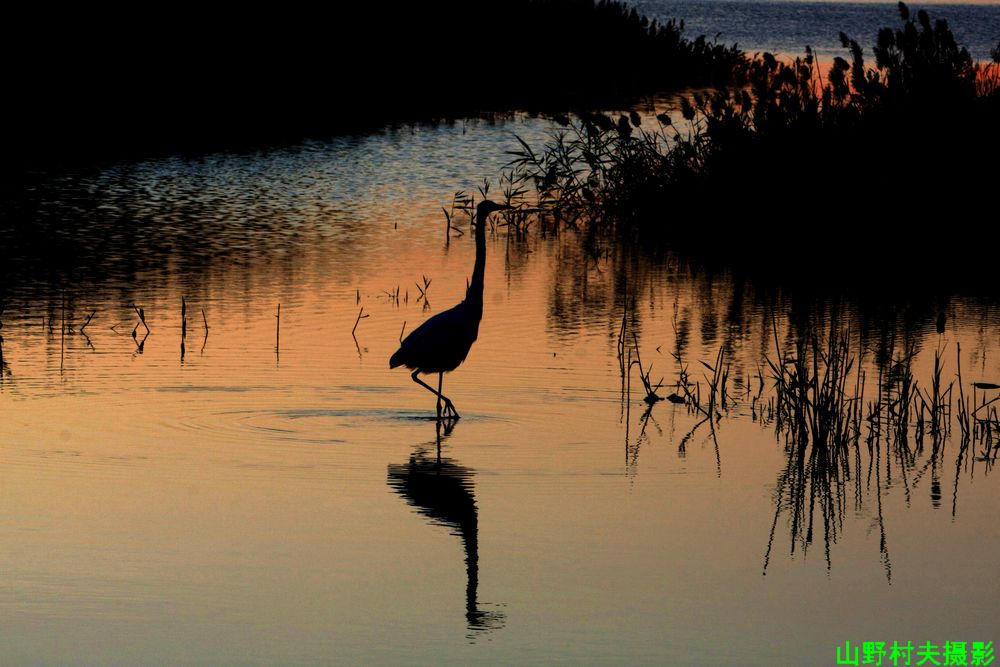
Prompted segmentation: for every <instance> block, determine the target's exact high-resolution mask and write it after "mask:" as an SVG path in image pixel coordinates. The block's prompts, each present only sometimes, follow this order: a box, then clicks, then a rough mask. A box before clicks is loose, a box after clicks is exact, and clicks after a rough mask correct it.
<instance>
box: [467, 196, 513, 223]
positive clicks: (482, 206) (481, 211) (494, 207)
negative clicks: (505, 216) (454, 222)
mask: <svg viewBox="0 0 1000 667" xmlns="http://www.w3.org/2000/svg"><path fill="white" fill-rule="evenodd" d="M511 208H514V207H513V206H511V205H510V204H498V203H496V202H495V201H490V200H489V199H484V200H483V201H481V202H479V206H477V207H476V220H477V221H478V220H486V216H488V215H489V214H490V213H492V212H493V211H506V210H507V209H511Z"/></svg>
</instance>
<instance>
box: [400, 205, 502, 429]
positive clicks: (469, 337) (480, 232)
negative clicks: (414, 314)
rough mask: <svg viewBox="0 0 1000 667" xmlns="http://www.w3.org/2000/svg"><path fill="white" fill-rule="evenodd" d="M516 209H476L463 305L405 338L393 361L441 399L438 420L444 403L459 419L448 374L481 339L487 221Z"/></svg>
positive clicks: (447, 413) (448, 412) (446, 413)
mask: <svg viewBox="0 0 1000 667" xmlns="http://www.w3.org/2000/svg"><path fill="white" fill-rule="evenodd" d="M509 208H512V207H511V206H509V205H507V204H497V203H496V202H493V201H490V200H489V199H486V200H483V201H481V202H480V203H479V206H477V207H476V263H475V264H474V265H473V267H472V280H471V281H470V282H469V287H468V289H466V291H465V300H464V301H462V303H460V304H458V305H457V306H454V307H452V308H449V309H448V310H445V311H443V312H440V313H438V314H437V315H435V316H434V317H432V318H430V319H429V320H427V321H426V322H424V323H423V324H421V325H420V326H419V327H417V328H416V329H414V330H413V331H412V332H410V335H409V336H407V337H406V338H404V339H403V342H402V344H401V345H400V346H399V349H398V350H396V352H395V354H393V355H392V357H390V358H389V368H396V367H397V366H406V367H407V368H410V369H413V373H412V374H411V375H410V377H412V378H413V381H414V382H416V383H417V384H419V385H420V386H422V387H424V388H425V389H427V390H428V391H429V392H431V393H432V394H434V395H435V396H437V398H438V403H437V412H438V419H440V418H441V403H442V401H443V402H444V416H445V417H446V418H447V419H458V418H459V414H458V410H456V409H455V404H454V403H452V402H451V399H450V398H448V397H447V396H445V395H444V394H442V393H441V387H442V385H443V383H444V374H445V373H448V372H451V371H453V370H455V369H456V368H458V366H459V364H461V363H462V362H463V361H465V357H466V356H468V354H469V349H470V348H472V344H473V343H475V342H476V338H478V337H479V322H480V320H482V319H483V278H484V274H485V272H486V219H487V218H488V217H489V215H490V213H492V212H493V211H502V210H504V209H509ZM420 373H437V374H438V388H437V390H435V389H434V387H432V386H430V385H429V384H427V383H426V382H424V381H423V380H421V379H420V378H419V377H417V376H418V375H419V374H420Z"/></svg>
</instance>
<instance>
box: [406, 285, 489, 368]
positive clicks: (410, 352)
mask: <svg viewBox="0 0 1000 667" xmlns="http://www.w3.org/2000/svg"><path fill="white" fill-rule="evenodd" d="M474 308H475V306H474V305H472V304H470V303H469V302H468V300H466V301H463V302H462V303H460V304H458V305H457V306H454V307H452V308H449V309H448V310H445V311H443V312H440V313H438V314H437V315H435V316H434V317H432V318H430V319H429V320H427V321H426V322H424V323H423V324H421V325H420V326H419V327H417V328H416V329H414V330H413V331H412V332H410V335H409V336H407V337H406V339H405V340H404V341H403V343H402V345H401V346H400V348H399V349H398V350H396V353H395V354H393V355H392V357H391V358H390V359H389V368H396V367H397V366H406V367H407V368H409V369H412V370H417V371H419V372H421V373H448V372H451V371H453V370H455V369H456V368H458V367H459V365H460V364H461V363H462V362H463V361H465V358H466V357H467V356H468V355H469V350H470V349H472V344H473V343H475V342H476V339H477V338H478V337H479V320H480V319H481V318H482V312H483V309H482V304H480V305H479V311H478V313H479V314H478V317H477V316H476V314H475V312H473V311H474Z"/></svg>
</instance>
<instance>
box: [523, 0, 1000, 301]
mask: <svg viewBox="0 0 1000 667" xmlns="http://www.w3.org/2000/svg"><path fill="white" fill-rule="evenodd" d="M899 11H900V15H901V19H902V25H901V26H900V27H899V28H897V29H895V30H893V29H891V28H883V29H882V30H880V32H879V36H878V41H877V44H876V45H875V47H874V54H875V62H874V66H871V65H870V64H869V62H868V61H866V60H865V55H864V51H863V49H862V48H861V46H860V45H859V44H858V43H857V42H855V41H854V40H852V39H851V38H850V37H849V36H847V35H844V34H841V40H842V43H843V45H844V47H845V49H846V50H847V54H848V57H849V60H848V59H844V58H839V57H838V58H836V59H835V61H834V63H833V64H832V67H831V68H830V70H829V71H828V72H827V73H823V72H822V71H821V69H820V66H819V64H818V63H817V61H816V59H815V57H814V55H813V54H812V52H811V51H810V50H809V49H808V48H807V50H806V54H805V56H804V57H800V58H796V59H795V60H794V61H793V62H783V61H781V60H778V59H776V58H775V57H774V56H772V55H771V54H768V53H765V54H763V55H759V56H755V57H754V58H753V59H751V61H750V62H749V65H748V67H746V68H742V69H740V70H739V71H738V72H737V75H738V78H737V85H735V86H731V87H720V88H717V89H715V90H713V91H709V92H701V93H695V94H693V95H692V97H691V99H690V100H685V102H684V104H683V106H682V115H683V117H684V119H685V120H686V121H687V122H688V123H690V126H689V127H687V128H682V129H678V128H677V127H676V126H675V125H674V124H672V122H671V119H670V117H669V116H667V115H666V114H661V115H660V116H659V117H658V119H659V121H660V128H659V130H658V131H652V132H650V131H644V130H642V129H639V119H638V118H637V117H636V116H634V115H633V116H632V117H631V118H629V117H627V116H624V115H623V116H621V117H620V118H618V119H614V118H611V117H608V116H606V115H602V114H581V115H580V116H579V119H578V120H576V121H574V122H573V123H571V124H570V125H569V127H568V128H567V129H566V130H565V131H563V132H560V133H558V134H557V136H555V137H554V138H553V140H552V141H551V142H550V143H548V144H547V145H545V146H544V147H531V146H528V145H526V144H525V145H524V146H523V150H522V151H520V152H519V153H518V154H517V155H516V156H515V161H514V163H513V164H514V167H515V173H516V178H519V179H520V180H521V181H522V182H524V183H527V184H530V185H531V186H533V187H534V188H535V189H536V190H537V192H538V194H539V201H540V205H541V207H542V209H543V210H546V211H547V212H548V213H549V214H550V215H552V216H553V217H555V218H556V219H558V220H569V221H571V222H574V221H579V220H582V221H585V222H586V224H587V225H588V228H589V229H590V232H591V235H592V238H594V239H600V238H609V237H610V238H612V239H615V240H617V241H619V242H620V241H622V240H629V239H631V240H633V241H635V242H636V243H637V245H638V247H639V248H645V249H650V250H652V251H653V252H658V251H660V249H662V248H663V247H664V246H665V245H666V246H669V248H670V250H671V251H673V252H679V253H681V254H690V255H691V256H692V257H694V258H695V259H696V260H697V261H698V262H699V263H701V264H703V265H705V266H707V267H709V268H710V269H716V270H718V269H722V268H724V267H729V268H736V269H741V270H745V271H748V272H749V273H750V274H752V275H753V276H754V277H755V278H758V279H761V278H762V279H764V280H770V279H775V280H778V281H779V282H784V283H788V282H793V283H803V282H804V283H806V284H810V285H811V284H814V283H818V284H820V285H826V286H828V287H841V286H844V285H847V286H852V284H853V283H855V281H856V285H855V286H861V287H862V288H863V289H865V290H871V289H872V285H871V280H872V278H873V277H875V278H879V279H882V280H885V281H887V282H888V283H889V284H888V285H883V287H887V288H889V289H893V288H896V287H898V286H902V285H904V284H909V285H910V286H911V288H912V287H914V286H916V287H921V286H927V287H936V288H939V289H940V288H945V289H947V286H955V285H961V286H962V288H963V289H972V290H973V291H976V292H981V293H995V292H996V289H997V288H996V285H997V281H996V279H995V271H994V268H995V265H996V256H997V249H996V247H995V246H994V245H992V244H990V243H988V242H986V240H987V236H986V234H987V230H988V229H991V228H992V227H993V226H994V225H995V222H991V220H992V219H993V218H994V217H995V215H993V212H995V210H996V204H995V202H993V201H992V199H991V197H990V195H991V194H992V192H993V189H994V187H995V178H996V172H995V169H994V168H993V166H995V164H996V156H997V155H1000V152H998V151H1000V124H998V123H997V119H1000V45H998V46H997V48H996V49H995V50H994V51H993V53H992V56H993V61H992V62H989V63H984V64H977V63H975V62H973V60H972V59H971V57H970V56H969V53H968V51H967V50H966V49H964V48H962V47H960V46H959V45H957V44H956V43H955V40H954V38H953V36H952V34H951V31H950V30H949V28H948V26H947V24H946V23H945V22H944V21H940V20H939V21H936V22H933V23H932V21H931V18H930V16H929V15H928V13H927V12H925V11H923V10H920V11H919V12H916V13H915V14H911V13H910V11H909V9H908V7H907V6H906V5H905V4H903V3H899ZM918 224H926V225H927V227H926V228H925V229H926V231H925V230H918V229H917V228H916V225H918ZM831 270H832V271H831ZM828 271H829V273H828ZM879 291H881V290H879Z"/></svg>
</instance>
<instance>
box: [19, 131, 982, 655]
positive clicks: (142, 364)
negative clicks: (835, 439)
mask: <svg viewBox="0 0 1000 667" xmlns="http://www.w3.org/2000/svg"><path fill="white" fill-rule="evenodd" d="M545 131H547V128H546V127H545V126H544V125H543V124H541V123H540V122H536V121H531V120H517V121H512V122H510V123H506V124H496V125H493V124H488V123H471V124H468V125H465V126H462V125H458V126H442V127H439V128H418V129H415V130H412V131H411V130H409V129H407V130H402V131H396V132H386V133H384V134H380V135H375V136H371V137H367V138H358V139H344V140H340V141H335V142H332V143H322V144H308V145H303V146H299V147H294V148H288V149H281V150H274V151H271V152H264V153H255V154H224V155H215V156H209V157H206V158H203V159H198V160H185V159H180V158H176V159H169V160H159V161H150V162H143V163H137V164H127V165H117V166H112V167H108V168H105V169H102V170H97V171H94V172H88V173H80V174H73V175H71V176H69V177H65V178H59V179H52V178H48V177H43V176H39V177H38V178H37V179H35V180H34V181H32V182H31V183H29V184H28V185H26V186H24V189H23V190H21V191H19V194H18V196H17V197H13V196H12V197H8V198H7V200H6V201H5V204H4V206H5V209H4V211H3V214H4V216H5V219H6V220H7V221H8V224H7V225H6V227H7V228H8V229H10V228H17V229H18V232H17V233H8V234H7V238H5V239H4V251H3V252H4V266H5V268H4V272H5V273H4V275H5V279H4V291H3V292H2V293H0V296H2V304H3V312H2V315H0V320H2V322H3V328H2V329H0V333H2V336H3V345H2V352H3V359H2V363H3V371H2V376H0V378H2V383H0V414H2V420H0V543H2V544H3V545H4V547H3V549H0V578H2V585H0V656H2V657H0V662H3V663H4V664H178V663H191V664H331V663H352V664H357V663H364V664H369V663H374V664H385V663H390V664H393V663H395V664H398V663H417V664H431V663H433V664H438V663H470V662H485V663H529V664H532V663H550V662H558V663H572V664H583V663H595V664H608V663H629V664H632V663H649V664H712V665H773V664H812V665H826V664H831V665H832V664H835V652H834V651H835V647H836V646H838V645H839V646H842V645H843V643H844V642H845V641H846V640H850V641H852V644H853V643H854V642H860V641H866V640H867V641H886V642H890V643H891V642H892V641H894V640H899V641H902V642H905V641H908V640H909V641H912V642H913V643H914V644H915V645H916V644H923V643H925V642H927V641H930V642H933V643H936V644H943V643H944V642H945V641H966V642H970V643H971V642H973V641H996V640H998V639H1000V633H998V632H997V631H998V624H997V620H996V619H997V611H998V606H997V600H998V599H1000V598H998V593H1000V590H998V585H997V581H998V580H997V577H996V574H995V572H996V567H997V564H998V561H997V553H998V549H1000V529H998V524H997V521H996V515H997V510H998V507H1000V503H998V500H997V499H998V492H1000V488H998V483H997V477H996V476H995V475H993V474H992V469H991V465H989V464H988V462H984V461H977V460H976V457H977V453H976V452H966V453H965V454H964V455H963V454H962V453H961V450H960V448H959V444H958V438H957V437H955V436H952V437H950V438H944V439H942V441H941V444H940V447H938V448H936V447H932V446H931V444H930V441H929V440H925V441H923V444H922V445H918V443H917V442H916V440H915V439H914V431H913V430H911V431H910V438H911V439H910V441H909V442H908V444H907V445H905V446H901V445H900V444H899V443H898V442H895V443H894V442H891V441H890V439H889V438H887V437H886V438H882V439H878V440H876V441H874V442H875V444H874V446H873V447H871V448H870V447H869V446H868V445H867V444H866V443H865V440H864V438H862V440H861V442H860V443H859V445H858V447H857V448H852V449H851V450H850V456H849V457H848V458H849V460H848V461H846V462H845V463H844V464H843V465H844V468H843V469H842V470H840V471H839V472H838V471H837V470H833V471H831V470H830V466H828V465H824V464H823V463H822V462H821V461H816V460H815V459H807V460H806V461H796V459H795V457H794V456H790V455H789V453H788V451H789V450H786V440H785V438H784V436H782V435H780V434H779V433H778V431H777V430H776V426H775V423H774V420H773V415H771V416H768V414H767V411H766V409H764V410H762V409H761V406H762V405H766V402H767V400H768V398H767V396H768V395H769V394H770V392H771V390H770V384H771V383H770V380H767V379H766V378H767V375H768V373H767V368H768V367H767V365H766V362H765V361H764V355H769V357H770V358H772V359H776V358H777V355H776V354H775V342H774V341H775V337H777V338H778V339H779V341H780V344H781V345H782V346H783V347H785V346H786V345H790V344H791V341H792V340H793V339H794V333H795V331H796V330H798V329H797V328H798V327H800V326H801V323H802V321H803V319H802V318H803V315H802V313H803V312H806V311H809V312H810V318H811V320H812V321H814V322H816V323H818V324H819V325H821V326H827V325H828V324H829V323H830V322H831V320H833V321H834V323H835V325H836V326H837V327H840V328H843V329H845V330H846V329H849V330H850V336H851V341H852V347H853V348H855V349H858V350H862V351H863V353H864V359H865V364H864V368H865V369H866V372H867V373H868V375H867V378H868V382H869V385H871V387H870V388H869V390H868V391H869V393H868V394H866V396H867V397H869V398H866V399H865V400H870V397H872V396H874V395H875V394H876V393H877V388H876V387H875V386H874V385H875V384H876V383H875V382H874V381H873V380H871V378H874V377H877V373H878V371H877V364H876V363H875V360H876V359H877V358H878V355H879V354H881V355H882V357H883V359H885V358H887V357H888V358H892V359H896V360H899V359H902V358H904V356H905V354H906V352H907V351H913V352H915V354H916V356H915V358H914V361H913V364H912V370H913V374H914V376H915V377H916V379H917V380H918V382H919V383H920V386H922V387H929V386H930V379H931V376H932V369H933V355H934V351H935V350H936V349H941V350H942V351H943V355H944V356H943V358H944V371H943V373H942V377H943V379H944V382H945V383H946V384H947V383H948V382H951V381H952V379H953V378H954V374H955V367H956V349H955V346H956V343H959V342H960V343H961V346H962V348H961V349H962V364H963V366H962V369H963V373H964V389H965V391H966V392H970V391H971V390H972V388H971V383H972V382H973V381H993V382H997V381H1000V310H998V309H997V308H996V307H995V306H994V305H992V303H991V302H989V301H982V300H978V299H972V298H964V297H950V298H945V297H941V298H937V299H931V300H929V301H930V302H929V303H926V302H924V301H923V300H920V299H917V300H906V301H904V300H902V299H894V298H893V297H891V296H887V297H886V299H885V300H884V301H883V302H882V303H881V304H877V306H876V307H873V305H872V304H871V303H868V304H867V305H858V304H857V303H856V302H852V301H849V300H847V301H845V300H832V301H831V300H828V301H823V300H819V301H817V302H810V304H809V306H808V307H806V306H803V305H802V304H801V303H799V302H797V301H796V300H795V299H793V298H791V297H790V296H788V295H787V294H782V293H778V292H775V291H773V290H769V289H764V288H761V287H760V286H755V285H753V284H750V283H747V282H744V281H740V280H735V279H733V278H732V277H730V276H728V275H712V274H707V273H705V272H698V271H694V270H692V269H689V268H687V267H686V265H685V264H683V263H681V262H679V261H677V260H675V259H670V258H666V259H663V260H658V261H653V260H649V259H648V258H644V257H642V256H639V255H636V254H632V253H629V252H627V251H625V250H622V249H620V248H610V247H608V248H604V249H603V252H602V251H601V250H598V251H595V252H587V251H585V250H583V248H584V244H583V243H582V241H581V239H580V238H579V237H578V236H577V234H576V233H574V232H572V231H568V230H563V231H562V232H560V233H559V234H553V233H552V230H546V229H545V228H543V227H542V226H536V227H535V228H533V229H532V231H531V233H530V234H529V235H528V236H527V237H526V238H525V239H517V238H514V237H508V236H507V235H506V234H505V233H504V231H503V230H502V228H501V229H499V230H498V233H496V234H495V235H491V236H490V238H489V239H488V248H487V252H488V263H487V274H486V290H485V298H484V301H485V315H484V319H483V322H482V326H481V329H480V337H479V341H478V342H477V343H476V345H475V346H474V347H473V350H472V352H471V354H470V356H469V358H468V360H467V361H466V363H465V365H463V366H462V367H461V368H460V369H459V370H458V371H457V372H456V373H454V374H452V375H449V376H447V377H446V380H445V385H444V387H445V391H446V393H448V394H449V395H450V396H451V397H452V398H453V399H454V401H455V403H456V405H457V407H458V409H459V411H460V412H461V413H462V415H463V418H462V419H461V420H460V421H459V422H458V423H457V424H455V425H454V427H453V428H449V429H444V430H440V429H438V428H437V427H436V424H435V421H434V419H433V414H434V403H433V400H432V398H433V397H432V396H431V395H430V394H429V393H428V392H426V391H425V390H423V389H421V388H420V387H418V386H416V385H415V384H414V383H413V382H411V381H410V379H409V377H407V374H406V373H404V372H402V371H401V370H399V369H397V371H390V370H389V368H388V363H387V360H388V358H389V356H390V355H391V353H392V352H393V351H394V350H395V349H396V347H397V346H398V343H399V337H400V333H401V330H405V331H410V330H412V329H413V328H414V327H415V326H416V325H417V324H418V323H419V322H420V321H422V320H423V319H424V318H426V317H427V316H429V315H431V314H433V313H436V312H439V311H441V310H443V309H445V308H448V307H450V306H451V305H453V304H455V303H457V302H458V301H459V300H461V298H462V297H463V296H464V288H465V284H466V279H467V277H468V276H469V274H470V273H471V267H472V260H473V254H474V247H473V243H472V239H471V235H470V234H468V233H466V234H465V235H464V236H457V235H456V236H453V238H452V239H451V242H450V244H447V245H446V244H445V234H444V231H445V226H444V216H443V214H442V213H441V212H440V208H441V207H442V206H446V207H447V206H450V200H451V193H452V192H453V191H455V190H459V189H464V190H466V191H472V190H474V188H475V185H476V183H477V177H482V176H487V177H492V176H493V175H495V174H496V172H497V170H498V169H499V167H500V166H501V165H502V164H503V163H504V162H505V160H506V156H505V153H504V152H505V151H507V150H512V149H514V148H515V147H516V145H515V141H514V139H513V135H512V133H513V132H518V133H519V134H522V135H524V136H527V137H529V138H530V137H536V138H537V137H538V136H541V134H543V133H544V132H545ZM494 187H496V186H494ZM18 221H21V222H18ZM22 223H23V224H22ZM19 225H20V226H19ZM459 226H460V227H463V228H465V229H468V227H467V223H465V222H461V223H459ZM29 229H30V230H32V231H31V232H30V233H29V232H28V231H27V230H29ZM425 277H426V278H427V279H429V280H430V287H429V288H428V290H427V297H428V300H429V303H424V302H423V301H422V300H418V289H417V287H416V284H417V283H420V285H421V286H422V285H423V282H424V278H425ZM397 288H398V292H397ZM881 289H886V288H885V287H883V286H874V287H873V291H874V290H881ZM397 294H398V298H397V296H396V295H397ZM182 299H183V300H184V302H185V303H186V313H185V314H186V324H185V322H184V321H183V319H182V310H181V309H182ZM279 303H280V306H281V310H280V329H279V320H278V318H277V317H276V315H277V310H278V304H279ZM133 305H134V306H136V307H141V308H142V309H143V314H144V318H145V322H146V324H147V325H148V330H149V331H148V335H147V332H146V327H144V326H143V325H142V324H141V323H140V321H139V318H138V315H137V313H136V310H135V309H134V308H133ZM879 306H880V307H879ZM362 308H363V315H364V316H365V317H364V318H362V319H360V320H358V316H359V312H360V309H362ZM623 311H627V316H626V320H627V326H628V330H629V331H631V332H634V333H635V335H636V341H637V343H638V346H639V348H640V351H641V354H642V359H643V363H644V364H645V365H646V366H648V365H649V364H650V363H651V364H652V366H653V368H652V375H653V376H654V379H656V378H658V377H660V376H663V377H664V378H665V380H664V382H665V384H667V385H670V384H672V383H673V382H674V381H675V380H676V378H677V368H678V366H677V363H676V362H675V361H674V359H673V358H672V357H671V355H670V353H671V352H679V353H681V355H682V358H683V359H684V362H685V363H686V364H687V365H688V366H689V371H690V373H691V377H692V380H697V381H699V382H700V389H701V391H703V392H704V391H706V388H707V385H706V378H705V375H706V374H710V373H709V372H708V371H707V370H706V369H705V367H704V366H702V365H701V364H700V363H699V361H700V360H704V361H707V362H709V363H714V361H715V359H716V354H717V352H718V350H719V349H720V348H723V349H725V350H726V358H728V359H730V360H731V362H730V363H731V366H730V378H731V379H730V397H729V400H728V401H727V405H726V406H725V408H724V409H722V410H721V412H722V416H721V418H720V420H719V421H718V423H717V425H716V428H715V437H713V435H712V431H711V429H710V428H709V427H708V425H706V424H704V423H702V424H701V425H699V422H701V417H700V416H699V414H698V413H696V412H693V411H692V410H690V409H688V408H686V407H685V406H683V405H680V406H678V405H673V404H670V403H667V402H663V403H659V404H657V405H655V406H653V407H652V409H651V410H648V411H647V410H646V405H645V404H644V403H643V402H642V401H641V400H640V399H641V396H642V394H641V393H640V392H639V391H638V385H639V379H638V375H637V373H635V372H633V374H632V379H631V389H632V391H631V394H630V395H629V394H626V395H625V397H624V399H623V393H622V377H621V375H620V367H619V361H618V358H617V337H618V334H619V328H620V326H621V321H622V315H623ZM837 312H839V315H837V314H835V313H837ZM91 313H94V314H93V318H92V319H90V320H89V323H88V324H87V325H86V327H85V328H84V329H83V332H82V333H81V331H80V329H81V327H83V325H84V324H85V322H87V318H88V316H89V315H90V314H91ZM355 322H357V328H356V331H355V336H353V337H352V334H351V331H352V327H354V325H355ZM206 323H207V329H206ZM939 325H940V327H941V331H942V332H943V333H938V332H937V330H938V326H939ZM773 329H776V330H777V332H775V331H774V330H773ZM133 332H134V335H133ZM909 345H912V347H907V346H909ZM182 346H183V347H182ZM786 349H787V348H786ZM893 367H894V365H893V364H892V363H885V364H883V369H886V372H889V369H892V368H893ZM762 372H763V373H764V375H765V379H766V381H765V384H766V387H765V390H764V395H763V398H762V399H756V398H755V396H756V394H757V392H758V391H759V384H760V378H759V375H760V374H761V373H762ZM955 391H956V392H957V387H956V389H955ZM666 393H669V389H666V388H665V389H663V390H661V394H666ZM980 395H981V394H980ZM953 426H954V428H955V429H956V430H957V423H954V422H953ZM866 428H867V427H866ZM913 428H914V426H913V424H911V429H913ZM865 433H867V430H866V431H865ZM977 451H978V450H977ZM831 480H832V482H831Z"/></svg>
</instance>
